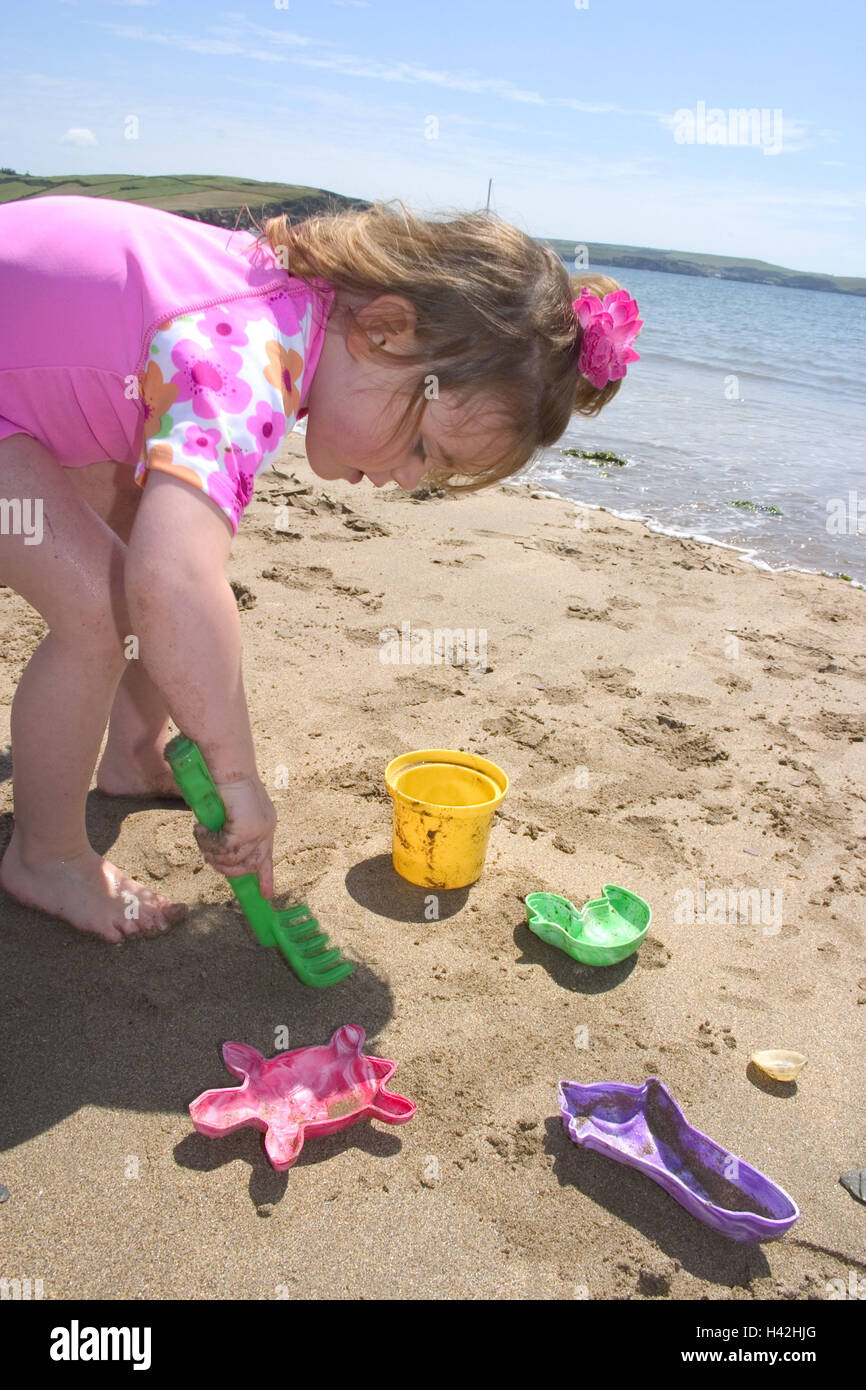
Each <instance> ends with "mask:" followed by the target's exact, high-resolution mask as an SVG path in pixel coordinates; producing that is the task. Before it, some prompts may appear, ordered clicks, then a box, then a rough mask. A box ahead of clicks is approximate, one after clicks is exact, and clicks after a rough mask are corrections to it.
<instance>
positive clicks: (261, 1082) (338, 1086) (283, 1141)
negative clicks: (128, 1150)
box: [189, 1024, 417, 1173]
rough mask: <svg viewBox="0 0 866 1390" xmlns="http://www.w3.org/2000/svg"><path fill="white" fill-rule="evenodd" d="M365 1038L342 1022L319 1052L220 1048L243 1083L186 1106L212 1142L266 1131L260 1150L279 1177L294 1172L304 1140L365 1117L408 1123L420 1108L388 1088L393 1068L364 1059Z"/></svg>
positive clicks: (382, 1059) (227, 1045)
mask: <svg viewBox="0 0 866 1390" xmlns="http://www.w3.org/2000/svg"><path fill="white" fill-rule="evenodd" d="M365 1036H366V1035H365V1033H364V1030H363V1028H360V1027H358V1026H357V1025H355V1024H346V1025H345V1026H344V1027H342V1028H338V1029H337V1031H336V1033H335V1034H334V1036H333V1037H332V1038H331V1041H330V1042H329V1043H325V1044H324V1045H323V1046H321V1047H296V1048H295V1049H294V1051H293V1052H280V1053H278V1054H277V1056H276V1057H271V1058H265V1057H263V1056H262V1054H261V1053H260V1052H257V1051H256V1049H255V1048H254V1047H249V1046H247V1044H246V1043H235V1042H227V1043H224V1044H223V1060H224V1062H225V1064H226V1066H227V1067H228V1069H229V1071H230V1072H231V1073H232V1075H233V1076H239V1077H242V1078H243V1084H242V1085H240V1086H231V1087H228V1088H226V1089H222V1090H216V1091H204V1092H203V1094H202V1095H200V1096H198V1097H197V1098H196V1099H195V1100H194V1101H193V1102H192V1104H191V1105H190V1107H189V1113H190V1115H191V1117H192V1122H193V1124H194V1125H195V1127H196V1129H197V1130H198V1132H199V1134H206V1135H207V1136H208V1138H210V1139H217V1138H219V1137H220V1135H223V1134H233V1133H234V1131H235V1130H237V1129H243V1128H244V1126H245V1125H252V1126H254V1127H255V1128H256V1129H261V1130H264V1132H265V1153H266V1154H267V1156H268V1158H269V1159H270V1161H271V1164H272V1165H273V1167H274V1168H276V1170H277V1172H280V1173H282V1172H285V1170H286V1169H287V1168H291V1166H292V1164H293V1163H294V1162H295V1160H296V1159H297V1157H298V1155H299V1154H300V1152H301V1149H302V1148H303V1146H304V1140H305V1138H307V1136H308V1135H309V1136H312V1137H315V1136H316V1135H320V1134H334V1133H335V1132H336V1131H337V1130H338V1129H345V1128H346V1127H347V1126H348V1125H353V1124H355V1123H356V1122H357V1121H358V1120H365V1119H368V1118H370V1119H375V1120H384V1121H385V1122H386V1124H389V1125H401V1124H405V1122H406V1121H407V1120H411V1118H412V1116H413V1115H414V1114H415V1110H416V1109H417V1107H416V1106H415V1104H414V1103H413V1102H412V1101H411V1100H407V1099H406V1097H405V1096H398V1095H396V1094H394V1093H393V1092H392V1091H387V1090H386V1089H385V1082H386V1081H388V1080H389V1079H390V1078H391V1077H392V1076H393V1075H394V1072H395V1071H396V1070H397V1063H396V1062H389V1061H388V1060H387V1058H385V1057H365V1056H364V1054H363V1053H362V1051H361V1049H362V1047H363V1045H364V1038H365Z"/></svg>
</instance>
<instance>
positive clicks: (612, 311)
mask: <svg viewBox="0 0 866 1390" xmlns="http://www.w3.org/2000/svg"><path fill="white" fill-rule="evenodd" d="M573 302H574V312H575V314H576V316H577V321H578V323H579V325H580V327H581V328H582V329H583V338H582V340H581V344H580V356H579V357H578V359H577V369H578V371H579V372H582V373H583V375H584V376H585V377H586V378H587V379H588V380H589V381H591V382H592V384H593V386H595V387H596V389H597V390H599V391H600V390H601V388H602V387H603V386H607V384H608V382H609V381H619V379H620V378H621V377H624V376H625V373H626V368H627V365H628V363H629V362H639V361H640V353H639V352H635V350H634V348H633V347H632V346H631V345H632V343H633V342H634V340H635V338H636V337H637V335H638V333H640V331H641V329H642V328H643V319H639V318H638V312H639V311H638V307H637V303H636V301H635V300H633V299H632V297H631V295H630V294H629V292H628V290H614V291H613V293H612V294H606V295H605V296H604V299H599V298H598V295H595V294H593V293H592V291H591V290H590V289H589V287H588V286H587V285H584V287H583V289H582V290H581V292H580V298H579V299H575V300H574V301H573Z"/></svg>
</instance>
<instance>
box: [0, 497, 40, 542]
mask: <svg viewBox="0 0 866 1390" xmlns="http://www.w3.org/2000/svg"><path fill="white" fill-rule="evenodd" d="M9 535H12V536H23V537H24V544H25V545H41V544H42V498H41V497H0V536H9Z"/></svg>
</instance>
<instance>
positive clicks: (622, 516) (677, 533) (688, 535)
mask: <svg viewBox="0 0 866 1390" xmlns="http://www.w3.org/2000/svg"><path fill="white" fill-rule="evenodd" d="M503 486H505V487H509V486H510V487H532V488H533V491H534V492H538V493H539V494H540V495H541V496H543V497H549V498H551V499H552V500H554V501H558V502H568V503H570V505H571V506H573V507H581V508H584V509H585V510H588V511H594V512H607V513H609V515H610V516H615V517H617V518H618V520H620V521H635V522H637V523H638V525H639V526H644V527H646V529H647V531H651V532H652V534H653V535H654V536H669V537H670V538H671V539H673V540H687V541H695V542H696V543H697V544H698V545H710V546H717V547H718V548H719V549H721V550H732V551H734V552H736V553H737V556H738V558H739V559H741V560H742V562H743V564H747V565H751V566H752V567H753V568H754V569H758V570H761V571H763V572H765V573H767V574H789V573H794V574H812V575H815V576H816V578H820V579H835V580H838V581H839V582H840V583H842V584H847V585H848V587H849V588H850V589H864V590H866V582H861V580H859V579H854V578H853V577H851V578H846V577H845V576H844V574H842V573H841V571H840V572H838V573H836V574H831V573H830V572H829V570H815V569H807V568H806V567H805V566H803V565H779V566H777V567H774V566H773V565H770V564H768V563H767V562H766V560H761V559H760V558H759V556H758V554H757V551H755V550H754V549H751V550H750V549H749V547H748V546H742V545H736V544H734V542H733V541H723V540H718V539H716V537H714V536H706V535H701V534H700V533H699V532H695V531H687V530H679V529H677V528H676V527H667V526H663V525H662V524H661V522H654V521H650V520H648V519H647V518H646V517H644V516H635V515H634V514H633V513H630V512H625V511H619V510H618V509H617V508H616V507H606V506H603V505H602V504H601V503H600V502H584V501H582V500H581V499H580V498H575V497H566V496H565V494H564V493H561V492H556V491H555V490H554V489H553V488H546V487H541V486H538V487H536V486H534V485H533V484H530V483H519V484H515V483H509V482H508V481H507V480H506V482H505V483H504V484H503Z"/></svg>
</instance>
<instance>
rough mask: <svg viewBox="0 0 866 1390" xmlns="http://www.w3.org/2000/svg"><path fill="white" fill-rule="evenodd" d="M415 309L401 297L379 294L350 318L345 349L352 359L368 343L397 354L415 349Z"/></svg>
mask: <svg viewBox="0 0 866 1390" xmlns="http://www.w3.org/2000/svg"><path fill="white" fill-rule="evenodd" d="M415 322H416V315H415V306H414V304H412V302H411V300H409V299H406V298H405V297H404V296H403V295H402V294H379V295H376V297H375V299H371V300H370V301H369V302H368V303H367V304H365V305H364V306H363V308H361V309H357V310H356V311H355V314H354V317H353V318H352V319H350V323H349V330H348V332H347V334H346V346H347V347H348V349H349V351H350V352H351V353H352V355H353V356H355V355H356V354H363V353H364V352H365V351H366V350H367V349H368V347H369V345H370V344H371V343H373V344H375V346H376V347H384V348H385V349H386V350H387V351H388V352H393V353H396V354H400V353H402V352H413V351H414V350H415V346H416V344H415Z"/></svg>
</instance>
